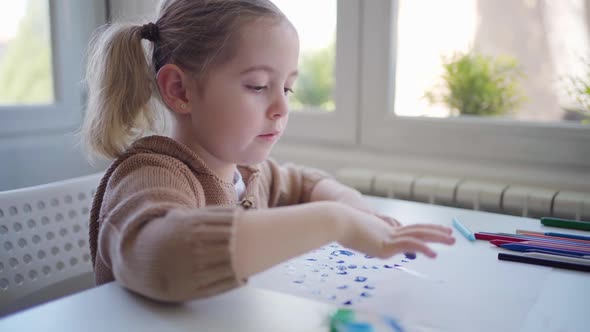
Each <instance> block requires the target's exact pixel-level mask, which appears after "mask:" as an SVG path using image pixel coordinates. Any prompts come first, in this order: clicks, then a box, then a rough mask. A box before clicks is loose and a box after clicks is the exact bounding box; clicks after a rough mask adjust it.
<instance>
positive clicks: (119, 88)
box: [81, 0, 286, 159]
mask: <svg viewBox="0 0 590 332" xmlns="http://www.w3.org/2000/svg"><path fill="white" fill-rule="evenodd" d="M261 17H271V18H277V19H279V20H283V19H284V20H286V18H285V16H284V15H283V13H282V12H281V11H280V10H279V9H278V8H277V7H276V6H275V5H274V4H273V3H272V2H270V1H269V0H164V1H162V2H161V4H160V9H159V15H158V19H157V21H156V22H155V23H150V24H146V25H144V26H138V25H131V24H111V25H107V26H105V27H104V28H103V29H102V30H100V31H98V32H97V33H96V34H95V35H94V37H93V38H92V40H91V42H90V46H89V50H88V63H87V69H86V82H87V88H88V105H87V108H86V116H85V119H84V123H83V124H82V128H81V135H82V143H83V144H84V145H85V147H86V150H87V151H88V152H89V153H90V154H98V155H102V156H103V157H107V158H112V159H114V158H117V157H119V156H121V155H122V154H123V153H124V151H125V150H126V149H127V148H128V147H129V145H130V144H131V143H132V142H133V141H134V140H135V139H137V138H139V137H141V136H143V135H145V134H146V133H147V132H158V131H159V130H161V127H160V126H159V125H161V124H162V123H163V122H164V121H163V118H164V116H163V115H164V114H163V112H161V111H160V110H161V109H163V107H162V104H163V103H162V102H161V97H160V95H159V91H158V86H157V82H156V74H157V72H158V70H159V69H160V68H161V67H162V66H164V65H165V64H168V63H173V64H175V65H177V66H179V67H180V68H181V69H183V70H185V71H187V72H189V73H191V74H193V75H195V77H196V78H198V79H200V80H204V79H205V77H206V74H207V72H208V71H209V70H210V69H211V68H212V66H213V65H219V64H223V63H224V62H226V61H228V60H229V59H230V58H231V57H232V56H233V54H234V53H235V49H236V48H237V47H236V44H237V42H236V39H237V38H234V37H236V36H237V35H239V33H238V31H239V28H240V27H241V26H243V25H244V24H246V23H247V22H249V21H252V20H254V19H256V18H261ZM143 39H149V41H151V43H148V44H147V45H143V44H142V40H143ZM147 54H149V55H150V56H148V55H147Z"/></svg>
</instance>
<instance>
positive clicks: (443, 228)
mask: <svg viewBox="0 0 590 332" xmlns="http://www.w3.org/2000/svg"><path fill="white" fill-rule="evenodd" d="M402 229H403V230H406V229H412V230H413V229H433V230H438V231H440V232H444V233H446V234H451V233H453V229H452V228H450V227H448V226H443V225H436V224H412V225H407V226H402V227H401V228H399V230H400V231H401V230H402Z"/></svg>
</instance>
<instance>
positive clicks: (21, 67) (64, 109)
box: [0, 0, 106, 135]
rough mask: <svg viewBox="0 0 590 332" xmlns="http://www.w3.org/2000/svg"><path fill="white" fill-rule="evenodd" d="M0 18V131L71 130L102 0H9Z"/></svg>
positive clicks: (79, 115)
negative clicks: (88, 50)
mask: <svg viewBox="0 0 590 332" xmlns="http://www.w3.org/2000/svg"><path fill="white" fill-rule="evenodd" d="M1 16H2V17H0V21H1V22H2V23H1V24H0V119H1V121H0V134H2V135H18V134H22V133H31V132H36V133H39V132H43V131H45V132H47V131H56V130H58V131H64V130H67V131H72V130H73V129H75V128H76V127H77V126H79V124H80V121H81V118H82V108H83V95H82V93H83V89H82V85H81V80H82V78H83V70H84V60H85V58H84V55H85V49H86V47H87V46H88V41H89V39H90V35H91V33H92V31H93V30H94V29H95V28H96V27H98V26H99V25H100V24H103V23H104V22H105V18H106V14H105V2H103V1H93V0H84V1H53V0H27V1H13V2H7V3H5V4H3V5H2V14H1Z"/></svg>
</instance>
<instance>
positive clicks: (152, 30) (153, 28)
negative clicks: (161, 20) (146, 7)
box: [141, 22, 160, 42]
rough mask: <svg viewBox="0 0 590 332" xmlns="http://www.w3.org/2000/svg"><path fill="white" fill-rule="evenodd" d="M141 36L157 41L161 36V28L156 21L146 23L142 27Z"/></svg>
mask: <svg viewBox="0 0 590 332" xmlns="http://www.w3.org/2000/svg"><path fill="white" fill-rule="evenodd" d="M141 38H142V39H147V40H149V41H151V42H156V41H158V39H159V38H160V29H159V28H158V26H157V25H156V24H155V23H151V22H150V23H148V24H144V25H143V26H142V27H141Z"/></svg>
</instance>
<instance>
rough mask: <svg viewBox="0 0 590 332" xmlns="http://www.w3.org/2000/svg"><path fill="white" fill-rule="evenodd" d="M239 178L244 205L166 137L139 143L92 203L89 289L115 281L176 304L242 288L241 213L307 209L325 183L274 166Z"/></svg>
mask: <svg viewBox="0 0 590 332" xmlns="http://www.w3.org/2000/svg"><path fill="white" fill-rule="evenodd" d="M238 170H239V172H240V174H241V175H242V177H243V179H244V182H245V183H246V191H245V193H244V196H243V197H244V199H243V200H242V201H241V202H238V201H237V195H236V191H235V188H234V185H233V183H229V182H225V181H223V180H221V179H220V178H218V177H217V176H216V175H215V174H213V172H212V171H211V170H210V169H209V168H208V167H207V165H205V163H204V162H203V161H202V160H201V159H200V158H199V156H198V155H196V154H195V152H193V151H192V150H190V149H189V148H188V147H186V146H184V145H182V144H180V143H178V142H176V141H174V140H173V139H171V138H167V137H163V136H149V137H145V138H142V139H139V140H138V141H136V142H135V143H134V144H133V145H132V146H131V147H130V148H129V149H128V150H127V152H126V153H125V154H124V155H123V156H121V157H120V158H118V159H117V160H115V161H114V162H113V163H112V164H111V166H110V167H109V168H108V169H107V171H106V172H105V175H104V177H103V178H102V180H101V182H100V184H99V186H98V189H97V191H96V194H95V196H94V202H93V205H92V210H91V214H90V232H89V236H90V250H91V256H92V262H93V265H94V272H95V277H96V283H97V284H99V285H100V284H103V283H106V282H110V281H113V280H117V281H118V282H120V283H121V284H123V285H124V286H125V287H127V288H128V289H130V290H133V291H135V292H138V293H140V294H143V295H145V296H148V297H151V298H154V299H158V300H162V301H174V302H176V301H186V300H190V299H194V298H198V297H205V296H210V295H213V294H217V293H220V292H223V291H226V290H229V289H231V288H234V287H236V286H238V285H240V284H241V283H243V281H242V280H237V278H236V274H235V270H234V267H233V256H234V252H233V250H234V249H233V248H234V237H235V234H234V232H235V229H236V227H235V225H236V224H237V223H239V222H240V216H241V213H243V211H244V209H247V208H259V209H263V208H269V207H276V206H284V205H291V204H299V203H304V202H308V201H309V199H310V195H311V190H312V189H313V186H314V185H315V183H317V181H319V180H320V179H322V178H324V177H325V176H326V175H325V174H324V173H322V172H320V171H318V170H314V169H310V168H303V167H297V166H294V165H284V166H279V165H278V164H277V163H276V162H274V161H272V160H267V161H265V162H263V163H261V164H260V165H257V166H255V167H253V166H252V167H248V166H238Z"/></svg>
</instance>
